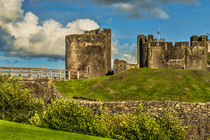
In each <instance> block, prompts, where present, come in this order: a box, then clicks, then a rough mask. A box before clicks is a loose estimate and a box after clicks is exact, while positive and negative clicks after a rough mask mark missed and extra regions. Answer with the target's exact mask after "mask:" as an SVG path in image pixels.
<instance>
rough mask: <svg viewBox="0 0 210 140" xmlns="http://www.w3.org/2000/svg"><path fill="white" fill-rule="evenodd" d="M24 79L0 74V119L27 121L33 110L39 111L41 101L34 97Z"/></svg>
mask: <svg viewBox="0 0 210 140" xmlns="http://www.w3.org/2000/svg"><path fill="white" fill-rule="evenodd" d="M24 87H25V85H24V81H22V80H20V79H16V78H9V77H7V76H0V119H3V120H8V121H15V122H26V123H28V122H29V119H30V118H31V117H32V116H34V114H35V112H38V113H41V112H42V110H43V101H41V100H38V99H34V98H32V97H31V95H30V92H31V91H30V90H29V89H26V88H24Z"/></svg>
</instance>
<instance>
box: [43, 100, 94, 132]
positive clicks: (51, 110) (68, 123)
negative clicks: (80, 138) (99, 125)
mask: <svg viewBox="0 0 210 140" xmlns="http://www.w3.org/2000/svg"><path fill="white" fill-rule="evenodd" d="M92 117H93V112H92V111H91V110H88V109H87V108H85V107H84V106H82V105H79V104H78V103H76V102H74V101H70V100H65V99H60V100H56V101H53V102H52V104H51V105H49V106H48V109H47V110H46V112H45V113H44V116H43V118H42V126H43V127H47V128H52V129H57V130H63V131H70V132H78V133H83V134H88V133H89V132H91V120H92Z"/></svg>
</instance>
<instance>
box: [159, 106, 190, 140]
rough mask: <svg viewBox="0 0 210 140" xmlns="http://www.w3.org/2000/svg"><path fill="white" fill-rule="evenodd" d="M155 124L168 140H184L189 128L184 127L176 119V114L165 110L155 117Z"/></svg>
mask: <svg viewBox="0 0 210 140" xmlns="http://www.w3.org/2000/svg"><path fill="white" fill-rule="evenodd" d="M156 121H157V123H158V124H160V128H161V130H162V132H163V133H165V134H167V136H168V137H169V138H170V139H174V140H182V139H183V138H184V139H185V136H186V133H187V131H188V130H189V129H190V127H191V126H187V125H184V124H183V122H182V121H181V120H180V119H179V118H178V115H177V112H175V111H172V110H165V112H163V114H161V115H159V116H158V117H157V120H156Z"/></svg>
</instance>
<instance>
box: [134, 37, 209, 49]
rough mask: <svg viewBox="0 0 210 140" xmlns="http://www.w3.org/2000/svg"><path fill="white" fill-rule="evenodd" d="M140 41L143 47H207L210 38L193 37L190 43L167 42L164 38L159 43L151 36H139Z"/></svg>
mask: <svg viewBox="0 0 210 140" xmlns="http://www.w3.org/2000/svg"><path fill="white" fill-rule="evenodd" d="M137 38H138V41H139V42H141V43H142V44H143V46H145V47H146V46H148V47H158V46H160V47H163V48H168V47H206V45H207V44H208V36H206V35H201V36H200V37H198V36H196V35H193V36H192V37H191V38H190V43H189V41H181V42H175V44H173V42H166V41H165V39H164V38H160V39H159V41H158V40H157V39H156V38H154V37H153V35H151V34H149V35H148V36H144V35H138V37H137Z"/></svg>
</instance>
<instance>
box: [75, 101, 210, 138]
mask: <svg viewBox="0 0 210 140" xmlns="http://www.w3.org/2000/svg"><path fill="white" fill-rule="evenodd" d="M78 102H79V103H81V104H83V105H86V106H88V107H90V108H99V107H100V105H102V107H104V106H106V107H107V108H108V111H109V113H114V114H115V113H116V114H123V113H126V114H128V113H134V112H135V111H136V109H137V108H138V106H139V104H140V103H141V104H142V106H143V112H148V113H149V114H150V115H151V116H152V117H155V116H156V115H160V114H161V113H163V111H164V110H165V109H169V110H174V111H176V112H177V115H178V117H179V118H180V119H182V120H183V123H185V124H188V125H191V129H190V130H189V131H188V133H187V138H188V139H200V138H207V137H210V102H208V103H188V102H177V101H122V102H120V101H118V102H114V101H109V102H108V101H106V102H100V101H84V100H83V101H82V100H79V101H78Z"/></svg>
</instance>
